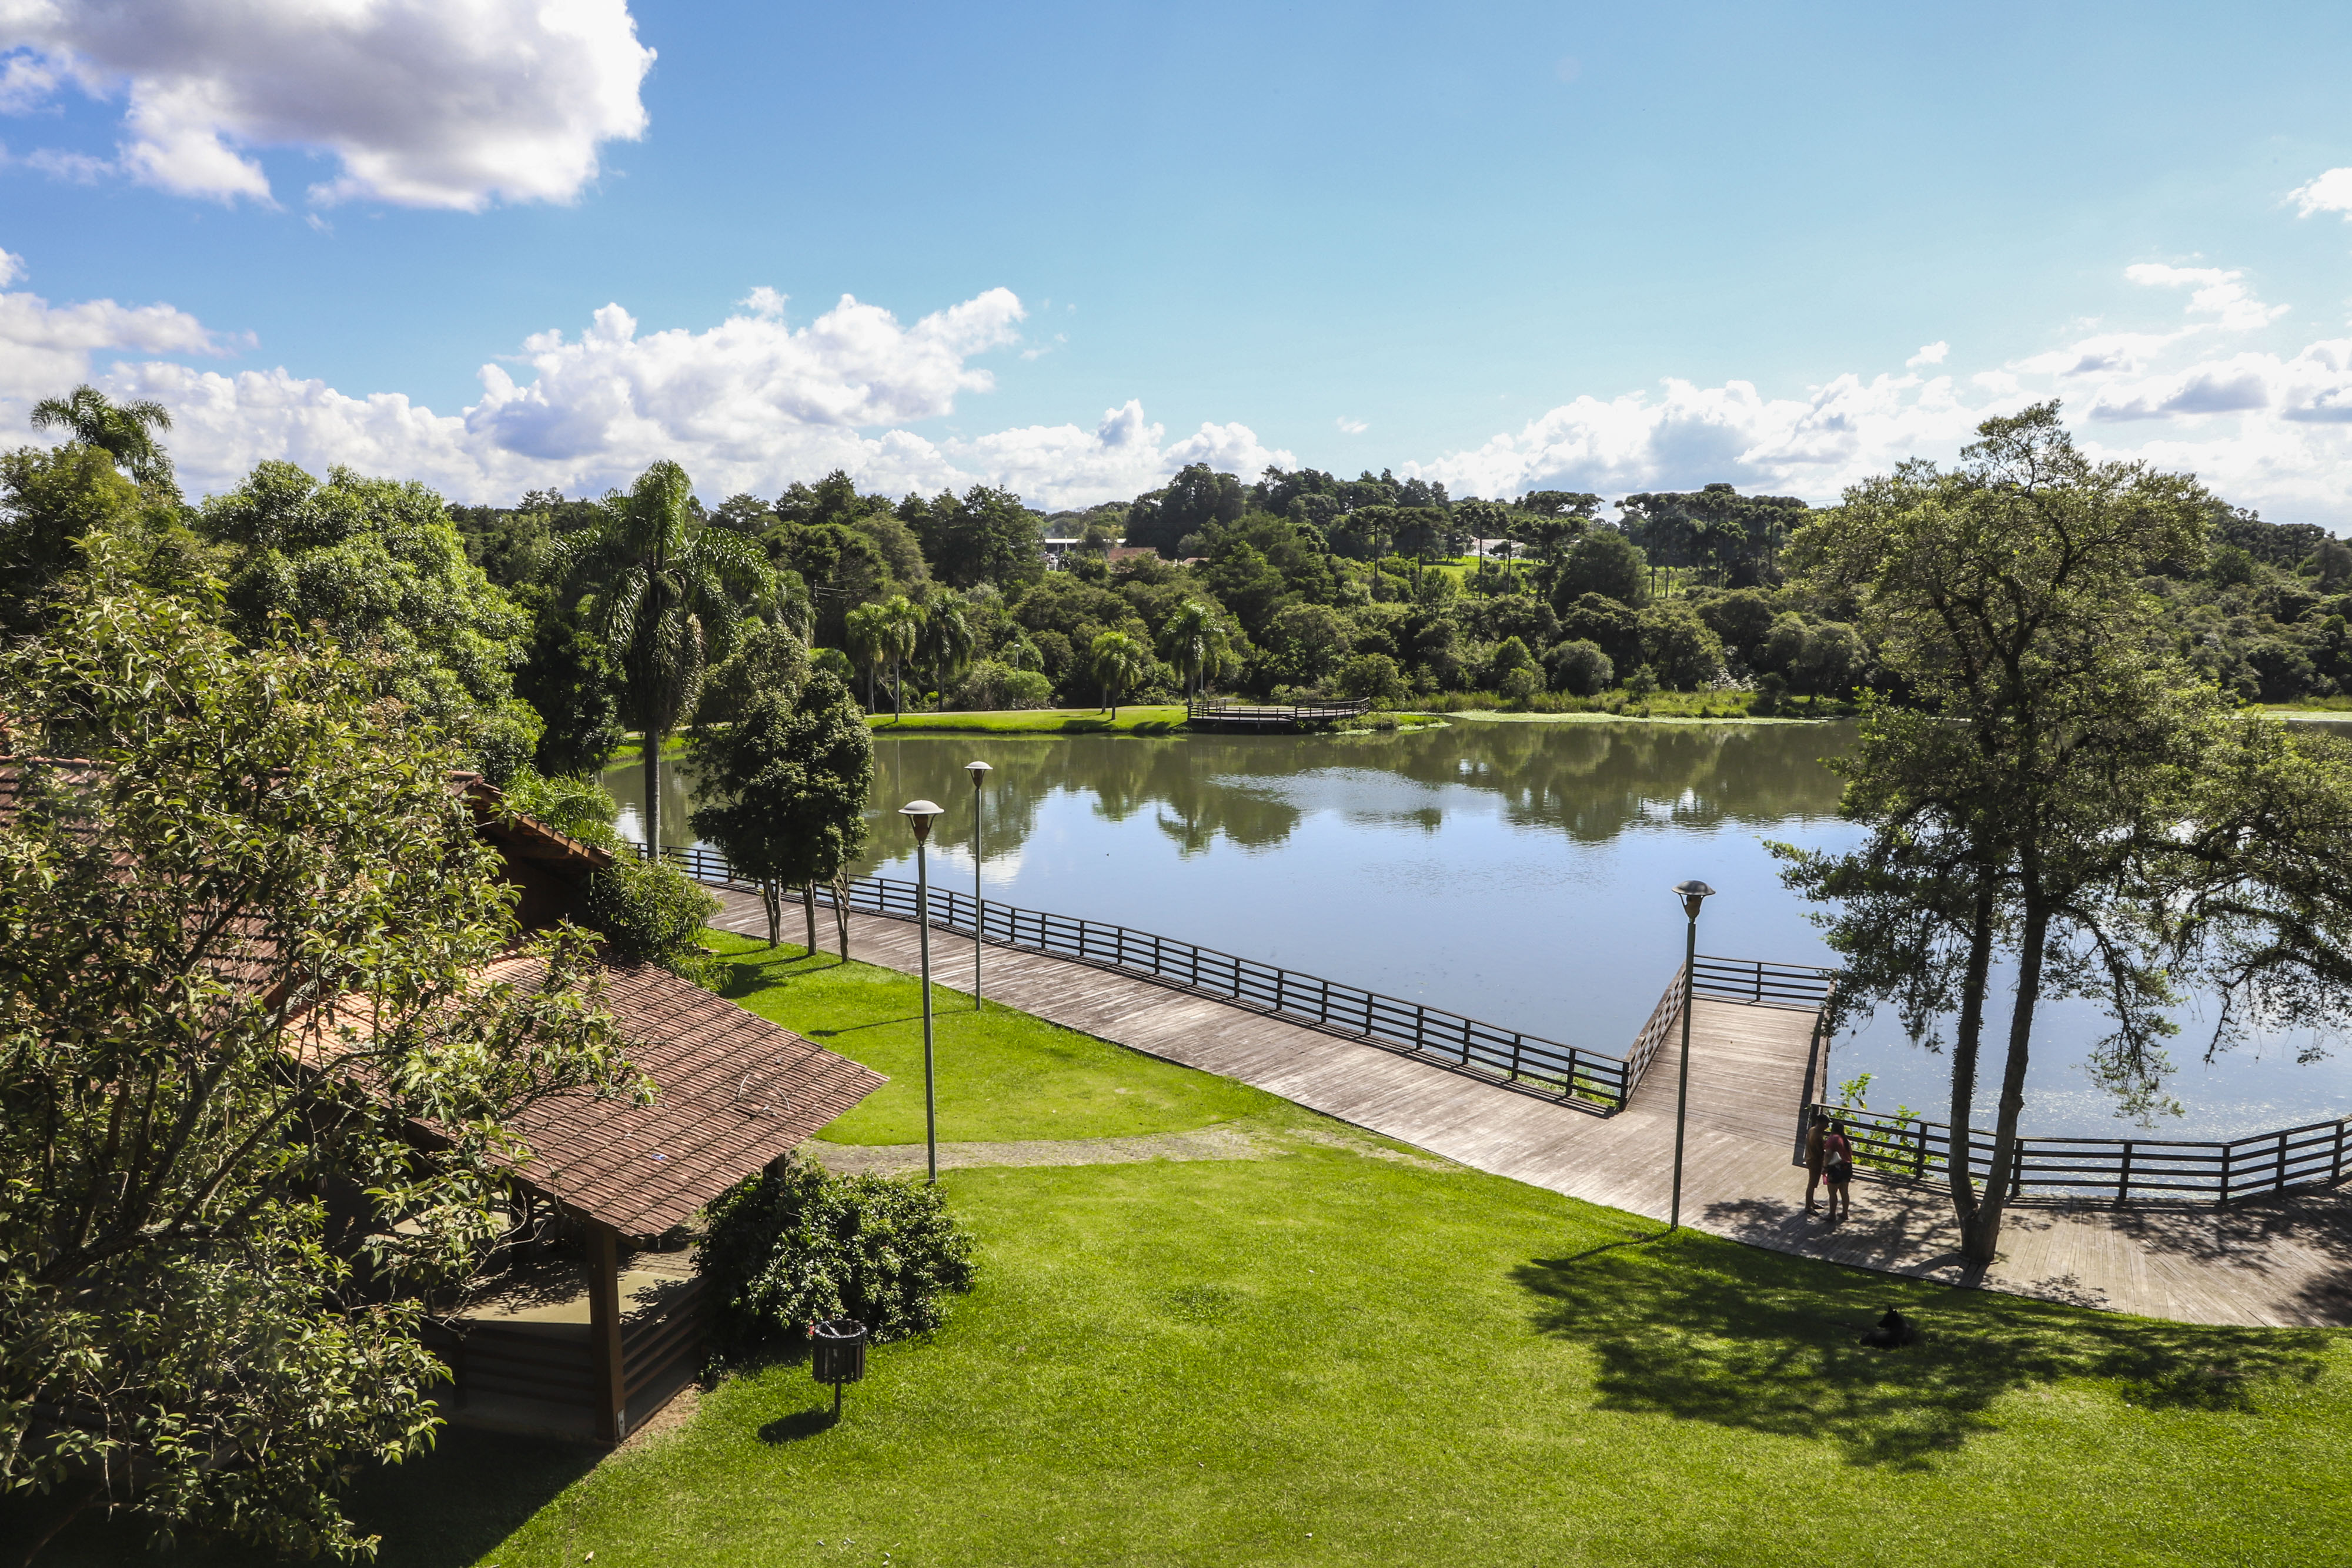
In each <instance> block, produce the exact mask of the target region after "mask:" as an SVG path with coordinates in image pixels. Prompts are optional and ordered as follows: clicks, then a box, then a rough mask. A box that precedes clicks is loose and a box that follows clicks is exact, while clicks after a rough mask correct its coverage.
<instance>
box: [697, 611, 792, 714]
mask: <svg viewBox="0 0 2352 1568" xmlns="http://www.w3.org/2000/svg"><path fill="white" fill-rule="evenodd" d="M808 673H809V652H808V645H807V644H806V643H803V642H802V641H801V640H800V639H799V638H798V637H796V636H794V635H793V633H792V632H790V631H789V630H787V629H786V628H784V627H782V626H779V625H774V624H772V623H771V622H765V621H753V622H749V623H747V624H746V625H745V627H744V630H743V634H742V636H740V638H738V639H737V640H736V643H735V651H734V652H733V653H730V654H728V655H727V657H726V658H725V659H723V660H721V661H720V662H719V664H717V665H716V666H715V667H713V668H712V670H711V672H710V675H709V679H708V680H707V681H706V682H705V683H704V685H703V692H702V701H701V702H700V703H699V704H698V706H696V708H695V710H694V725H695V728H697V729H698V730H707V729H710V728H713V727H717V726H719V725H728V724H733V723H735V722H736V721H737V720H738V719H740V718H741V717H742V716H744V715H745V714H746V713H749V712H750V711H751V705H752V704H754V703H755V702H757V701H759V700H760V698H761V697H762V696H765V695H769V694H771V693H774V694H776V695H781V696H782V698H783V700H784V701H786V702H788V703H789V702H790V701H792V700H793V697H794V696H795V695H798V694H799V692H800V689H801V683H802V682H803V681H805V680H807V679H808Z"/></svg>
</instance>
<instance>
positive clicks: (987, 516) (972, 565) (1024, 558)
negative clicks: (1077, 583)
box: [898, 485, 1045, 588]
mask: <svg viewBox="0 0 2352 1568" xmlns="http://www.w3.org/2000/svg"><path fill="white" fill-rule="evenodd" d="M898 516H899V517H900V518H901V519H902V520H903V521H904V522H905V523H906V524H907V525H908V527H909V528H913V529H914V531H915V537H916V538H918V539H919V540H920V541H921V542H922V549H923V555H924V556H925V557H926V558H927V559H929V562H930V565H931V570H933V571H935V572H937V573H938V574H939V576H940V578H941V579H942V580H945V581H946V582H947V584H948V585H949V586H950V587H951V588H971V587H972V586H974V585H975V584H978V583H982V582H989V583H994V584H995V585H996V586H997V587H999V588H1005V587H1010V586H1012V585H1013V584H1017V583H1023V582H1034V581H1035V580H1037V579H1038V578H1040V577H1043V576H1044V575H1045V546H1044V542H1043V541H1044V539H1045V529H1044V526H1043V524H1044V520H1043V519H1042V518H1040V517H1038V515H1037V514H1036V513H1034V512H1033V511H1031V510H1030V509H1029V508H1028V507H1024V506H1023V505H1022V504H1021V497H1018V496H1016V495H1014V494H1013V492H1012V491H1010V490H1000V489H995V488H992V487H991V486H986V485H975V486H972V487H971V489H969V490H967V491H965V492H964V493H963V495H962V496H961V497H957V496H955V495H953V494H950V493H948V492H941V493H940V496H939V497H937V498H936V499H933V500H931V501H929V502H926V501H923V500H921V499H919V498H918V497H913V496H909V497H907V499H906V500H905V501H904V502H902V503H900V505H899V507H898Z"/></svg>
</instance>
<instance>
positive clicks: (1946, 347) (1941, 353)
mask: <svg viewBox="0 0 2352 1568" xmlns="http://www.w3.org/2000/svg"><path fill="white" fill-rule="evenodd" d="M1951 351H1952V346H1951V345H1950V344H1949V343H1947V342H1945V341H1944V340H1941V339H1937V340H1936V341H1935V342H1932V343H1929V344H1927V345H1926V346H1925V347H1923V348H1922V349H1920V350H1919V351H1918V352H1917V353H1916V354H1914V355H1912V356H1911V357H1910V358H1909V359H1907V360H1906V361H1903V364H1904V368H1905V369H1906V370H1914V371H1916V370H1917V369H1919V368H1920V367H1921V366H1922V365H1940V364H1942V363H1943V362H1944V358H1945V356H1946V355H1948V354H1949V353H1950V352H1951Z"/></svg>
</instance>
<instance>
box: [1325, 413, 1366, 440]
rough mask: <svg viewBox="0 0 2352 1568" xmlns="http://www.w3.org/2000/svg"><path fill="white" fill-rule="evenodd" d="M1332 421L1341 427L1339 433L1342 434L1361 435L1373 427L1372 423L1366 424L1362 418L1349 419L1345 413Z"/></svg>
mask: <svg viewBox="0 0 2352 1568" xmlns="http://www.w3.org/2000/svg"><path fill="white" fill-rule="evenodd" d="M1331 423H1333V424H1336V425H1338V426H1339V434H1342V435H1361V434H1364V432H1366V431H1367V430H1370V428H1371V426H1370V425H1369V424H1366V423H1364V422H1363V421H1362V420H1360V419H1349V417H1348V416H1347V415H1346V414H1344V413H1343V414H1341V415H1340V416H1339V418H1337V419H1335V420H1333V421H1332V422H1331Z"/></svg>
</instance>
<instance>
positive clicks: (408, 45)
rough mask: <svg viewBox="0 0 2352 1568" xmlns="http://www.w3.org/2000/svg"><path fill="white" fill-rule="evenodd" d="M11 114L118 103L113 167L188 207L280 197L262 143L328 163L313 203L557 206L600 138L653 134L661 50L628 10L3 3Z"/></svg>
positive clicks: (607, 1)
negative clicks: (653, 84)
mask: <svg viewBox="0 0 2352 1568" xmlns="http://www.w3.org/2000/svg"><path fill="white" fill-rule="evenodd" d="M0 49H5V50H8V51H10V53H8V54H7V56H6V57H5V65H0V113H22V112H25V111H26V110H29V109H32V108H36V107H38V106H40V105H42V104H44V103H46V102H47V101H49V100H50V99H51V98H52V97H53V96H54V95H55V94H56V93H57V92H58V91H60V90H62V89H64V88H65V87H66V86H67V85H68V84H71V85H72V86H74V87H76V88H79V89H80V90H81V91H83V92H84V93H87V94H89V95H91V96H93V97H100V98H114V97H118V96H119V97H121V99H123V101H124V110H123V119H122V131H123V135H122V140H121V142H120V144H119V145H118V147H117V149H116V152H115V156H114V158H113V159H112V160H111V161H102V160H97V159H93V158H92V157H90V155H89V154H88V153H76V152H53V151H52V152H47V153H46V154H37V155H35V157H33V158H29V159H27V160H26V161H27V162H37V163H40V164H42V165H43V166H46V167H48V168H50V169H51V170H52V171H53V172H58V173H62V174H66V175H68V176H84V177H86V176H88V175H89V174H91V173H94V172H97V171H98V170H100V168H105V169H108V170H110V171H112V172H120V173H121V174H124V175H127V176H129V177H130V178H132V179H135V180H138V181H141V182H142V183H147V184H152V185H155V186H158V187H160V188H162V189H163V190H166V191H172V192H175V193H180V194H184V195H192V196H205V197H210V198H213V199H215V200H219V201H236V200H239V199H246V200H252V201H258V202H268V201H269V200H271V199H272V193H271V189H270V184H269V179H268V174H267V173H266V172H264V171H263V169H262V166H261V163H260V162H259V161H258V160H257V158H255V157H254V156H253V152H254V150H256V149H259V148H267V147H288V148H298V149H302V150H305V151H318V152H329V153H331V154H332V155H333V156H334V157H335V158H336V159H337V160H338V162H340V164H341V172H339V173H338V174H337V175H336V176H335V177H334V178H333V179H331V180H328V181H325V182H323V183H320V184H318V185H315V186H313V187H312V188H311V190H310V196H311V198H312V199H313V200H314V201H320V202H336V201H345V200H354V199H365V200H371V201H382V202H389V203H394V204H398V205H403V206H416V207H445V208H455V209H457V210H460V211H465V212H475V211H478V210H480V209H481V208H483V207H485V206H487V205H488V204H490V203H491V202H493V201H498V200H506V201H563V200H568V199H569V198H571V197H572V196H573V195H574V194H576V193H578V192H579V191H580V189H581V187H582V186H583V185H584V184H586V183H588V182H589V181H590V180H592V179H593V178H594V177H595V175H596V172H597V166H598V149H599V148H600V147H601V146H602V145H603V144H604V142H606V141H613V140H616V139H617V140H629V139H633V138H635V137H637V136H639V135H642V134H643V133H644V131H645V127H646V111H645V106H644V104H643V103H642V102H641V101H640V100H639V99H638V96H637V89H638V86H639V84H640V83H641V82H642V81H643V79H644V78H645V74H646V71H647V70H648V69H649V68H651V67H652V65H653V60H654V52H653V51H652V50H651V49H648V48H646V47H644V46H643V45H642V44H640V43H638V42H637V37H636V24H635V21H634V20H633V19H632V18H631V17H630V16H629V12H628V7H627V5H626V3H625V0H568V3H567V4H563V5H551V4H546V3H544V0H401V3H399V4H381V3H368V0H346V3H343V4H336V5H321V4H318V3H317V0H241V3H239V4H236V5H217V4H211V3H208V0H142V3H141V4H140V5H124V4H121V3H119V0H0Z"/></svg>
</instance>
